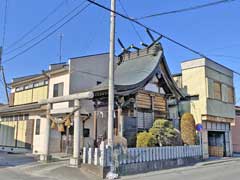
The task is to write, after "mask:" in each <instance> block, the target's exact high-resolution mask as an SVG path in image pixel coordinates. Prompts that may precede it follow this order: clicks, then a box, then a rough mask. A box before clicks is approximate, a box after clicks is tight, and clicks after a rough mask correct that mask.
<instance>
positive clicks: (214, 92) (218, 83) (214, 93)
mask: <svg viewBox="0 0 240 180" xmlns="http://www.w3.org/2000/svg"><path fill="white" fill-rule="evenodd" d="M216 84H217V85H219V88H220V89H219V91H220V92H219V95H220V96H219V97H217V95H216V94H217V93H216V89H215V88H216V86H215V85H216ZM213 96H214V99H216V100H219V101H222V83H221V82H219V81H214V82H213Z"/></svg>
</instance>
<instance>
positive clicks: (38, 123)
mask: <svg viewBox="0 0 240 180" xmlns="http://www.w3.org/2000/svg"><path fill="white" fill-rule="evenodd" d="M40 123H41V121H40V119H36V129H35V135H39V134H40Z"/></svg>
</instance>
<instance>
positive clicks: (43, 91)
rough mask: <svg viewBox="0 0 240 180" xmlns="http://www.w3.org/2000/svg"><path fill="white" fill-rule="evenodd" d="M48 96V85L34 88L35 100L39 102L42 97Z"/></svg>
mask: <svg viewBox="0 0 240 180" xmlns="http://www.w3.org/2000/svg"><path fill="white" fill-rule="evenodd" d="M47 97H48V87H47V86H43V87H39V88H34V89H33V99H32V101H33V102H37V101H39V100H42V99H47Z"/></svg>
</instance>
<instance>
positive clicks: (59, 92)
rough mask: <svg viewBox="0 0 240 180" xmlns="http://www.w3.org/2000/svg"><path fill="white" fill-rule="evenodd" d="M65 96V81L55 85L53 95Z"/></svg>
mask: <svg viewBox="0 0 240 180" xmlns="http://www.w3.org/2000/svg"><path fill="white" fill-rule="evenodd" d="M58 96H63V83H58V84H54V85H53V97H58Z"/></svg>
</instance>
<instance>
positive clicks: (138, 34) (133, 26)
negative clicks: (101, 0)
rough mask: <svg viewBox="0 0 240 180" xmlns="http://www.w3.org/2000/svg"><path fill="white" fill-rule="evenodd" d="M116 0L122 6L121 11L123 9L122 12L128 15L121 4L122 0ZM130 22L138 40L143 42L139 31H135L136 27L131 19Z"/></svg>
mask: <svg viewBox="0 0 240 180" xmlns="http://www.w3.org/2000/svg"><path fill="white" fill-rule="evenodd" d="M118 1H119V4H120V6H121V8H122V9H123V11H124V13H125V14H126V15H127V16H128V17H129V15H128V13H127V10H126V9H125V8H124V6H123V4H122V1H121V0H118ZM130 24H131V26H132V28H133V30H134V31H135V33H136V35H137V36H138V38H139V40H140V41H141V42H143V38H142V37H141V35H140V33H139V32H138V31H137V29H136V27H135V25H134V24H133V22H132V21H130Z"/></svg>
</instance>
